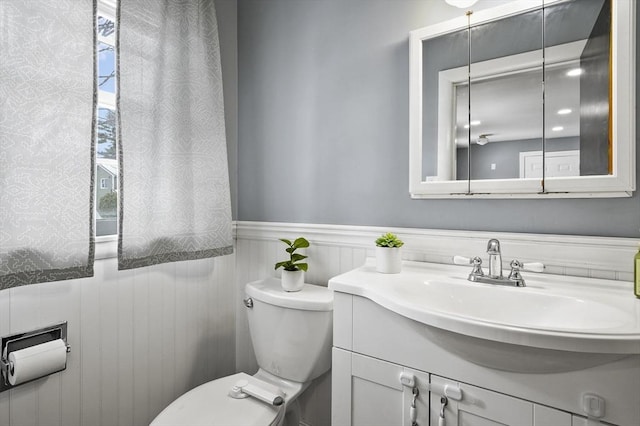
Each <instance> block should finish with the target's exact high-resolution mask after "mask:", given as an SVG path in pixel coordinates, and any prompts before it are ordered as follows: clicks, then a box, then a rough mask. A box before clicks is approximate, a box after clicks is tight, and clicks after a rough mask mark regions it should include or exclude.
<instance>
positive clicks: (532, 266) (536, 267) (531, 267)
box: [520, 262, 544, 272]
mask: <svg viewBox="0 0 640 426" xmlns="http://www.w3.org/2000/svg"><path fill="white" fill-rule="evenodd" d="M520 269H521V270H523V271H528V272H544V263H541V262H527V263H523V264H522V265H521V266H520Z"/></svg>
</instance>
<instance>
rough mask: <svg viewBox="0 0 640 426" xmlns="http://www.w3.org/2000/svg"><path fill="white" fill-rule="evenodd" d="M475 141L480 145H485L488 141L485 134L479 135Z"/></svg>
mask: <svg viewBox="0 0 640 426" xmlns="http://www.w3.org/2000/svg"><path fill="white" fill-rule="evenodd" d="M476 143H477V144H478V145H480V146H482V145H486V144H487V143H489V138H488V137H487V135H480V136H479V137H478V140H477V141H476Z"/></svg>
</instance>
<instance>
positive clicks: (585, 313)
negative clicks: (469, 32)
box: [416, 279, 634, 332]
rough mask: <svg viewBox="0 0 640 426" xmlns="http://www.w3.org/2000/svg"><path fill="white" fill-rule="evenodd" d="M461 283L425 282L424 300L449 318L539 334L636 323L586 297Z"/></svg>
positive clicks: (613, 308) (617, 310)
mask: <svg viewBox="0 0 640 426" xmlns="http://www.w3.org/2000/svg"><path fill="white" fill-rule="evenodd" d="M458 281H459V279H451V280H450V281H449V282H443V281H426V282H425V285H426V286H427V289H426V291H425V292H421V293H422V294H421V296H423V297H425V298H427V297H428V298H429V299H430V301H429V304H433V305H436V306H437V307H436V309H437V310H438V311H440V312H442V313H443V314H446V315H457V316H460V317H461V318H467V319H470V320H477V321H485V322H490V323H495V324H502V325H511V326H515V327H526V328H534V329H538V330H549V331H552V330H556V331H562V330H565V331H574V332H576V331H577V332H579V331H585V330H591V331H599V332H601V331H604V330H615V329H616V328H617V327H623V326H624V325H625V324H629V323H632V322H633V321H634V318H633V315H632V313H631V312H627V311H624V310H622V309H620V308H619V307H616V306H613V305H612V304H607V303H603V302H600V301H596V300H589V299H586V298H584V297H578V296H567V295H562V294H554V293H552V292H548V291H547V292H544V291H541V290H539V289H535V288H531V287H529V288H521V287H507V288H504V287H502V286H494V285H491V284H477V283H470V282H467V281H465V282H463V283H460V282H458ZM417 301H418V300H416V302H417ZM425 304H426V303H425Z"/></svg>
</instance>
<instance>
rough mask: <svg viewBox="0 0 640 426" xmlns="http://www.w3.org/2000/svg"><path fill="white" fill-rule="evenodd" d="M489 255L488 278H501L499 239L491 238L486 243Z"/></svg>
mask: <svg viewBox="0 0 640 426" xmlns="http://www.w3.org/2000/svg"><path fill="white" fill-rule="evenodd" d="M487 254H488V255H489V274H488V276H489V278H496V279H500V278H502V254H501V253H500V241H498V240H496V239H495V238H492V239H490V240H489V242H488V243H487Z"/></svg>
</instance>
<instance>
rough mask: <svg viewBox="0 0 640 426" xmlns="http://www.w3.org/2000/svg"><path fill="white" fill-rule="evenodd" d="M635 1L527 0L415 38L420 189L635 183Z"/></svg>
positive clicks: (481, 190)
mask: <svg viewBox="0 0 640 426" xmlns="http://www.w3.org/2000/svg"><path fill="white" fill-rule="evenodd" d="M634 18H635V10H634V2H633V1H632V0H622V1H618V0H616V1H611V0H544V1H543V0H524V1H513V2H510V3H508V4H505V5H503V6H500V7H496V8H493V9H487V10H482V11H480V12H477V13H472V14H470V15H468V16H463V17H461V18H459V19H455V20H452V21H447V22H444V23H441V24H437V25H434V26H431V27H426V28H422V29H420V30H416V31H413V32H411V35H410V53H411V55H410V58H411V63H410V70H411V75H410V101H411V105H410V138H411V141H410V143H411V149H410V157H411V161H410V192H411V195H412V197H414V198H426V197H456V196H469V195H476V196H482V197H526V198H533V197H553V196H562V197H589V196H599V197H611V196H630V195H631V193H632V191H633V190H634V189H635V154H634V153H635V128H634V127H635V126H634V122H635V117H634V116H633V114H634V106H635V99H634V94H635V89H634V87H635V70H634V67H635V59H634V54H635V19H634Z"/></svg>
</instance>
